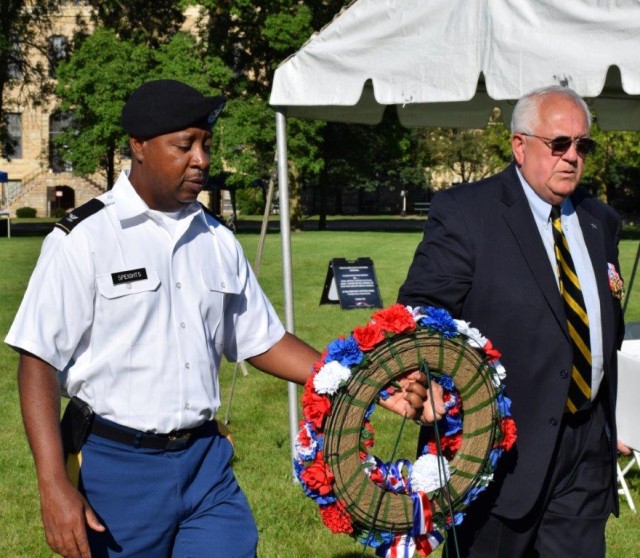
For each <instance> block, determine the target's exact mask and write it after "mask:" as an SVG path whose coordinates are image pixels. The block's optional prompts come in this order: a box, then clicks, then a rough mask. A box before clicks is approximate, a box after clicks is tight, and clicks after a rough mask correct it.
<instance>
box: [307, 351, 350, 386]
mask: <svg viewBox="0 0 640 558" xmlns="http://www.w3.org/2000/svg"><path fill="white" fill-rule="evenodd" d="M349 378H351V370H349V369H348V368H347V367H346V366H342V364H340V363H339V362H338V361H337V360H332V361H331V362H328V363H327V364H325V365H324V366H323V367H322V368H320V370H319V371H318V373H317V374H316V375H315V376H314V377H313V387H314V389H315V390H316V393H328V394H329V395H333V394H334V393H335V392H336V391H338V390H339V389H340V386H341V385H343V384H344V383H345V382H346V381H347V380H348V379H349Z"/></svg>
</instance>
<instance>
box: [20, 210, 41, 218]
mask: <svg viewBox="0 0 640 558" xmlns="http://www.w3.org/2000/svg"><path fill="white" fill-rule="evenodd" d="M37 212H38V210H37V209H36V208H35V207H19V208H18V209H16V217H18V218H23V217H35V216H36V213H37Z"/></svg>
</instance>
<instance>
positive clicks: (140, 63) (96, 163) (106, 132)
mask: <svg viewBox="0 0 640 558" xmlns="http://www.w3.org/2000/svg"><path fill="white" fill-rule="evenodd" d="M230 75H231V74H230V71H229V70H228V69H227V68H225V67H224V65H223V64H222V62H221V61H220V59H218V58H215V57H207V58H205V57H204V56H203V53H202V52H201V50H200V46H199V45H198V43H197V42H196V40H195V39H194V38H193V37H191V36H189V35H187V34H184V33H178V34H176V35H175V36H174V37H173V38H172V39H171V41H169V42H168V43H167V44H163V45H161V46H160V47H159V48H158V49H157V50H151V49H149V48H148V47H147V46H146V45H143V44H138V43H133V42H131V41H126V40H120V39H119V38H118V37H117V36H116V34H115V33H114V32H113V31H110V30H108V29H97V30H96V31H95V32H94V33H93V34H92V35H90V36H88V37H84V36H81V37H79V46H78V48H77V49H76V51H75V52H74V54H73V56H72V57H71V59H70V60H69V62H67V63H63V64H61V65H60V68H59V71H58V77H59V79H58V88H57V94H58V96H59V98H60V99H61V105H60V108H61V110H63V111H65V112H71V113H72V114H73V122H74V125H73V126H71V127H69V128H67V129H66V130H64V131H63V133H61V134H60V135H59V136H58V138H57V139H56V141H57V142H58V145H59V146H60V147H61V149H62V152H63V157H64V158H65V160H68V161H69V162H71V163H72V164H73V167H74V171H75V172H77V173H79V174H90V173H93V172H95V171H96V170H98V169H103V170H105V171H106V173H107V183H108V184H109V185H111V184H113V181H114V159H115V156H116V154H117V152H118V150H119V149H121V148H123V147H125V146H126V142H127V136H126V134H125V133H124V131H123V130H122V127H121V125H120V114H121V112H122V107H123V106H124V103H125V102H126V100H127V98H128V97H129V96H130V95H131V93H132V92H133V91H134V90H135V89H136V88H137V87H138V86H140V85H141V84H142V83H144V82H145V81H148V80H150V79H159V78H173V79H179V80H181V81H184V82H186V83H188V84H189V85H192V86H193V87H195V88H197V89H199V90H201V91H203V92H204V93H208V92H209V93H211V94H213V93H218V92H219V91H220V90H221V89H223V88H224V84H225V82H226V81H227V80H228V79H229V78H230Z"/></svg>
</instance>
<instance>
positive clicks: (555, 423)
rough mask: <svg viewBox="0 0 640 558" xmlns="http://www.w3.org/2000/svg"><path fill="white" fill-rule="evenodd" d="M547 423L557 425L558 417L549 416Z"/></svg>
mask: <svg viewBox="0 0 640 558" xmlns="http://www.w3.org/2000/svg"><path fill="white" fill-rule="evenodd" d="M549 424H550V425H551V426H558V419H555V418H550V419H549Z"/></svg>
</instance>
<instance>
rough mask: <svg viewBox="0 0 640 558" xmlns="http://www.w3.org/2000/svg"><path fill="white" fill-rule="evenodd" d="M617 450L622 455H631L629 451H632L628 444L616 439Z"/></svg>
mask: <svg viewBox="0 0 640 558" xmlns="http://www.w3.org/2000/svg"><path fill="white" fill-rule="evenodd" d="M617 447H618V451H619V452H620V453H621V454H622V455H631V452H632V451H633V450H632V449H631V448H630V447H629V446H627V445H626V444H623V443H622V442H621V441H620V440H618V444H617Z"/></svg>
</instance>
